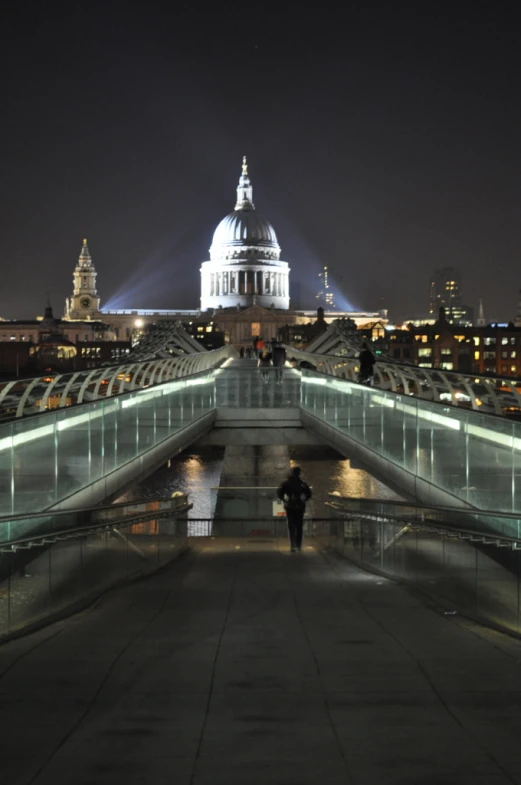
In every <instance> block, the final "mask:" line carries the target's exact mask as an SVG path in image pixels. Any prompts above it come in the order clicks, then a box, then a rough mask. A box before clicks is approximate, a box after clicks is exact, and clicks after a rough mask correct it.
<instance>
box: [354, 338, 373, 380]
mask: <svg viewBox="0 0 521 785" xmlns="http://www.w3.org/2000/svg"><path fill="white" fill-rule="evenodd" d="M358 362H359V363H360V370H359V371H358V381H359V382H360V384H367V385H368V386H369V387H372V385H373V379H374V370H373V369H374V365H375V363H376V359H375V356H374V354H373V353H372V351H371V350H370V349H369V346H368V345H367V343H365V342H364V344H363V346H362V351H361V352H360V354H359V355H358Z"/></svg>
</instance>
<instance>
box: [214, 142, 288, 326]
mask: <svg viewBox="0 0 521 785" xmlns="http://www.w3.org/2000/svg"><path fill="white" fill-rule="evenodd" d="M251 305H261V306H264V307H266V308H283V309H285V310H287V309H288V308H289V266H288V263H287V262H283V261H282V260H281V258H280V246H279V243H278V240H277V235H276V234H275V230H274V228H273V226H272V225H271V224H270V222H269V221H267V220H266V218H263V217H262V215H260V213H259V212H258V211H257V210H256V209H255V205H254V203H253V186H252V184H251V180H250V176H249V174H248V164H247V161H246V156H244V158H243V163H242V174H241V176H240V178H239V185H238V186H237V202H236V204H235V208H234V210H233V212H231V213H229V214H228V215H226V216H225V217H224V218H223V219H222V221H221V222H220V223H219V225H218V226H217V229H216V230H215V232H214V235H213V240H212V245H211V247H210V261H208V262H203V264H202V265H201V310H202V311H206V310H207V309H208V308H230V307H237V306H239V307H247V306H251Z"/></svg>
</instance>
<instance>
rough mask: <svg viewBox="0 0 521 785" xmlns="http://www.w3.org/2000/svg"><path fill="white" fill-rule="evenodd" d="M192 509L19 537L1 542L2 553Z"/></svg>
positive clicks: (176, 515)
mask: <svg viewBox="0 0 521 785" xmlns="http://www.w3.org/2000/svg"><path fill="white" fill-rule="evenodd" d="M192 507H193V505H192V504H187V505H185V506H184V507H182V508H177V509H174V508H170V509H162V510H149V511H147V512H144V513H139V514H137V515H134V516H129V517H126V518H120V519H116V520H106V521H98V522H97V523H89V524H86V525H84V526H74V527H71V528H70V529H58V531H54V532H45V533H44V532H42V534H33V535H32V536H30V537H18V538H17V539H15V540H8V541H7V542H0V553H14V552H16V551H18V550H27V549H29V548H38V547H41V546H43V545H46V544H48V543H53V542H57V541H58V540H70V539H75V538H76V539H77V538H78V537H85V536H86V535H87V534H91V533H94V532H97V531H108V530H110V529H117V528H118V527H120V526H133V525H135V524H139V523H146V522H147V521H155V520H157V519H158V518H172V517H173V518H175V517H178V516H179V515H181V514H183V513H185V512H188V510H191V509H192Z"/></svg>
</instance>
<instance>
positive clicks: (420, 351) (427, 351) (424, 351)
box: [418, 347, 432, 357]
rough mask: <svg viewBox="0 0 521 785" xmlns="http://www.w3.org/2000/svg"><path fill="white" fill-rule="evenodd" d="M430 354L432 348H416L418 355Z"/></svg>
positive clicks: (426, 355)
mask: <svg viewBox="0 0 521 785" xmlns="http://www.w3.org/2000/svg"><path fill="white" fill-rule="evenodd" d="M431 356H432V349H430V348H427V347H421V348H420V349H418V357H431Z"/></svg>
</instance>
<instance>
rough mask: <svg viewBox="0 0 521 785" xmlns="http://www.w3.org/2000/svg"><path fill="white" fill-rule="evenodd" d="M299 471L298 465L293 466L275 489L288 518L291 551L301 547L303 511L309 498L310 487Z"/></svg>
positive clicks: (298, 549)
mask: <svg viewBox="0 0 521 785" xmlns="http://www.w3.org/2000/svg"><path fill="white" fill-rule="evenodd" d="M300 473H301V469H300V466H295V467H294V468H293V469H292V470H291V472H290V474H289V477H288V479H287V480H285V482H283V483H282V485H281V486H280V488H279V489H278V491H277V496H278V498H279V499H280V500H281V501H283V502H284V509H285V510H286V516H287V518H288V534H289V544H290V547H291V551H292V552H293V553H294V552H295V551H300V549H301V548H302V530H303V528H304V512H305V510H306V502H307V501H308V499H311V488H310V487H309V485H308V484H307V483H306V482H304V480H301V479H300Z"/></svg>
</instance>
